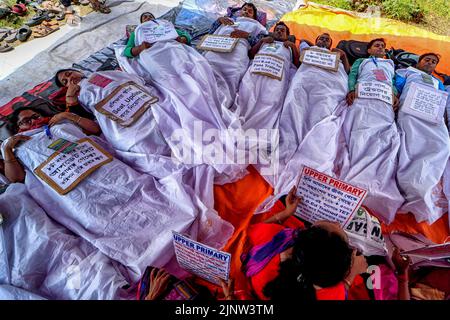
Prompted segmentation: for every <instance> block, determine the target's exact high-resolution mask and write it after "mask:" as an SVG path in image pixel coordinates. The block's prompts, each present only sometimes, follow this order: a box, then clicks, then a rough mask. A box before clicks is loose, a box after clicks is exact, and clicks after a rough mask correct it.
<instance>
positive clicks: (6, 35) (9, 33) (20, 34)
mask: <svg viewBox="0 0 450 320" xmlns="http://www.w3.org/2000/svg"><path fill="white" fill-rule="evenodd" d="M30 35H31V29H30V27H29V26H27V25H24V26H22V27H20V28H19V29H17V30H13V29H9V30H8V29H4V30H3V32H2V31H1V30H0V41H3V40H5V42H7V43H13V42H15V41H16V40H19V41H21V42H25V41H27V39H28V38H29V37H30Z"/></svg>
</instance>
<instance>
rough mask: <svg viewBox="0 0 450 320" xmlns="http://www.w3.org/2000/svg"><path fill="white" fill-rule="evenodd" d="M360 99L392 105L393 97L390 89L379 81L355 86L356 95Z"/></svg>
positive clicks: (360, 83)
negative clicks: (375, 100) (374, 100)
mask: <svg viewBox="0 0 450 320" xmlns="http://www.w3.org/2000/svg"><path fill="white" fill-rule="evenodd" d="M356 96H357V97H358V98H361V99H377V100H381V101H383V102H386V103H389V104H390V105H392V104H393V103H394V97H393V95H392V87H391V86H390V85H388V84H386V83H383V82H379V81H367V82H359V83H358V85H357V95H356Z"/></svg>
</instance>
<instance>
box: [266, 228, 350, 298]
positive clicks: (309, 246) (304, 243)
mask: <svg viewBox="0 0 450 320" xmlns="http://www.w3.org/2000/svg"><path fill="white" fill-rule="evenodd" d="M351 263H352V249H351V248H350V247H349V246H348V244H347V242H346V241H345V240H344V239H343V238H342V237H341V236H340V235H338V234H336V233H333V232H329V231H327V230H325V229H322V228H320V227H316V226H313V227H311V228H309V229H306V230H302V231H299V232H298V234H297V235H296V239H295V245H294V248H293V254H292V257H291V258H290V259H287V260H285V261H283V262H282V263H281V264H280V269H279V275H278V277H277V278H275V279H274V280H273V281H272V282H269V283H268V284H267V285H266V287H265V288H264V294H265V295H266V296H267V297H269V298H270V299H272V300H276V301H277V300H278V301H279V300H293V299H295V300H297V301H299V300H301V301H303V300H306V301H311V300H315V299H316V292H315V288H314V285H316V286H319V287H321V288H326V287H332V286H335V285H337V284H338V283H339V282H341V281H342V280H344V278H345V277H346V276H347V274H348V272H349V270H350V267H351Z"/></svg>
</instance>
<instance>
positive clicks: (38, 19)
mask: <svg viewBox="0 0 450 320" xmlns="http://www.w3.org/2000/svg"><path fill="white" fill-rule="evenodd" d="M45 20H51V18H50V16H49V14H48V12H47V11H42V10H38V11H37V13H36V14H35V15H34V16H33V17H32V18H31V19H30V20H28V21H27V22H25V24H26V25H27V26H29V27H34V26H37V25H38V24H41V23H42V22H43V21H45Z"/></svg>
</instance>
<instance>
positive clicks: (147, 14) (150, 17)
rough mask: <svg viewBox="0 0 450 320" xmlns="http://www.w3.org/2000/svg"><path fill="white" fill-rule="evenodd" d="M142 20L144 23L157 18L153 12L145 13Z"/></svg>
mask: <svg viewBox="0 0 450 320" xmlns="http://www.w3.org/2000/svg"><path fill="white" fill-rule="evenodd" d="M141 20H142V22H141V23H144V22H147V21H151V20H155V17H154V16H153V15H152V14H151V13H144V15H143V16H142V19H141Z"/></svg>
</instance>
